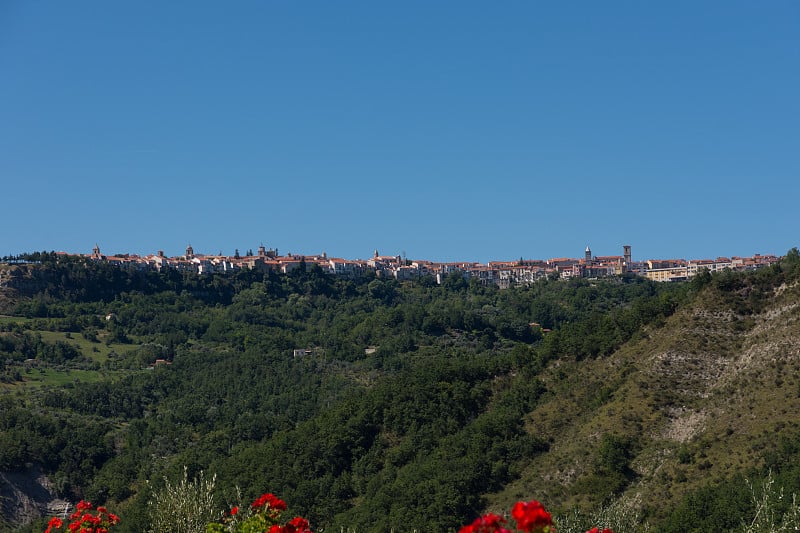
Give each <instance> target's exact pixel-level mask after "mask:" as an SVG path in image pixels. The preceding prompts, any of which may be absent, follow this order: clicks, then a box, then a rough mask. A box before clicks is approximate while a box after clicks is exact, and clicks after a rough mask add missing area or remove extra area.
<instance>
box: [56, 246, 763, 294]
mask: <svg viewBox="0 0 800 533" xmlns="http://www.w3.org/2000/svg"><path fill="white" fill-rule="evenodd" d="M622 252H623V253H622V255H614V256H594V255H592V251H591V249H590V248H589V247H588V246H587V247H586V250H585V251H584V255H583V257H581V258H569V257H558V258H552V259H547V260H539V259H520V260H517V261H490V262H489V263H486V264H483V263H476V262H446V263H440V262H433V261H424V260H408V259H405V258H403V257H401V256H386V255H380V254H379V253H378V251H377V250H375V252H374V254H373V255H372V257H370V258H369V259H366V260H363V259H342V258H338V257H328V255H327V254H326V253H325V252H322V253H321V254H319V255H293V254H291V253H288V254H286V255H280V254H279V253H278V250H277V249H271V248H270V249H267V248H266V247H265V246H264V245H261V246H259V247H258V250H257V252H256V253H253V252H252V251H248V252H247V253H246V254H244V255H240V254H239V251H238V250H236V252H235V253H234V255H232V256H226V255H222V254H218V255H204V254H197V253H195V251H194V249H193V248H192V246H191V245H189V246H187V248H186V251H185V254H184V255H182V256H177V257H167V256H166V255H165V254H164V252H163V251H159V252H157V253H156V254H153V255H146V256H139V255H131V254H124V255H103V254H102V253H101V251H100V247H99V246H97V245H95V247H94V249H93V250H92V253H91V254H79V255H80V256H81V257H84V258H86V259H88V260H91V261H104V262H107V263H109V264H113V265H118V266H121V267H128V268H136V269H142V270H147V269H153V270H157V271H161V270H164V269H176V270H179V271H189V272H194V273H197V274H201V275H203V274H212V273H230V272H235V271H237V270H242V269H251V270H261V271H268V270H273V271H276V272H282V273H288V272H291V271H292V270H294V269H296V268H301V266H303V265H304V266H305V267H310V266H311V265H317V266H318V267H319V268H321V269H322V270H323V271H325V272H328V273H330V274H332V275H335V276H340V277H344V278H351V279H353V278H356V277H358V276H360V275H362V274H364V273H365V272H367V271H373V272H375V273H376V275H377V276H379V277H384V278H394V279H397V280H411V279H414V278H417V277H420V276H426V275H431V276H434V277H435V278H436V279H437V281H438V282H441V281H442V279H443V278H444V277H445V276H447V275H449V274H451V273H453V272H459V273H461V274H462V275H463V276H464V277H465V278H468V279H469V278H474V279H477V280H478V281H479V282H480V283H481V284H484V285H492V284H494V285H497V286H499V287H500V288H506V287H510V286H513V285H522V284H529V283H533V282H535V281H537V280H539V279H542V278H546V277H550V278H552V279H569V278H602V277H609V276H619V275H622V274H628V273H629V274H634V275H638V276H643V277H646V278H648V279H651V280H653V281H659V282H671V281H685V280H688V279H690V278H692V277H693V276H695V275H697V274H698V273H699V272H701V271H702V270H703V269H705V270H707V271H709V272H717V271H721V270H755V269H758V268H761V267H764V266H769V265H771V264H773V263H775V262H777V261H778V260H779V257H777V256H775V255H761V254H755V255H753V256H752V257H736V256H734V257H730V258H728V257H718V258H716V259H692V260H685V259H658V260H656V259H650V260H647V261H634V260H633V259H632V255H631V246H629V245H624V246H623V249H622ZM57 253H58V254H63V255H70V254H67V253H66V252H57Z"/></svg>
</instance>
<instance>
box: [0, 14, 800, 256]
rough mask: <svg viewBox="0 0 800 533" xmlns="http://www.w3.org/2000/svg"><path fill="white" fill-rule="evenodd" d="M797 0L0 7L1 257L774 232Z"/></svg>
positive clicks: (503, 244)
mask: <svg viewBox="0 0 800 533" xmlns="http://www.w3.org/2000/svg"><path fill="white" fill-rule="evenodd" d="M799 199H800V2H798V1H796V0H787V1H764V2H754V1H752V0H748V1H736V0H725V1H722V0H720V1H697V0H691V1H680V0H678V1H670V2H642V1H640V0H635V1H608V2H605V1H604V2H598V1H594V0H592V1H573V2H544V1H541V2H539V1H527V0H526V1H508V2H486V1H481V2H473V1H466V0H459V1H435V2H431V1H428V0H425V1H403V2H381V1H375V0H369V1H363V2H351V1H346V0H342V1H335V2H331V1H312V0H310V1H266V0H259V1H245V0H237V1H235V2H219V1H215V2H210V1H198V0H191V1H169V2H164V1H161V0H159V1H143V0H137V1H135V2H134V1H129V2H116V1H115V2H109V1H107V0H102V1H100V0H98V1H74V2H65V1H61V0H49V1H39V0H4V1H2V2H0V223H1V224H0V256H1V255H7V254H16V253H20V252H25V251H35V250H63V251H69V252H75V253H88V252H90V251H91V249H92V247H93V246H94V245H95V243H97V244H99V246H100V248H101V250H102V251H103V253H106V254H111V253H125V252H128V253H139V254H149V253H154V252H156V251H157V250H159V249H160V250H164V251H165V252H166V253H167V254H168V255H179V254H182V253H183V251H184V249H185V247H186V245H187V244H191V245H192V246H193V247H194V250H195V252H196V253H207V254H215V253H218V252H220V251H222V252H223V253H226V254H233V252H234V249H236V248H238V249H239V250H240V251H242V253H244V251H246V250H247V249H250V248H252V249H256V248H257V247H258V246H259V244H261V243H263V244H264V245H265V246H267V247H268V248H278V250H279V252H281V253H286V252H291V253H295V254H314V253H321V252H322V251H326V252H327V253H328V255H329V256H338V257H345V258H367V257H369V256H371V255H372V252H373V250H374V249H378V250H379V252H380V253H381V254H385V255H395V254H401V253H405V254H406V256H407V257H408V258H409V259H431V260H441V261H445V260H471V261H481V262H485V261H488V260H513V259H518V258H520V257H524V258H540V259H546V258H549V257H557V256H570V257H580V256H582V255H583V250H584V248H585V247H586V245H590V246H591V248H592V251H593V252H594V253H595V254H596V255H621V254H622V245H623V244H630V245H631V246H632V247H633V257H634V259H635V260H645V259H650V258H686V259H690V258H706V257H710V258H713V257H716V256H722V255H724V256H731V255H752V254H753V253H762V254H766V253H775V254H783V253H785V252H786V251H787V250H788V249H790V248H791V247H793V246H797V245H798V244H800V242H799V241H800V238H799V237H800V236H799V235H798V227H799V226H800V224H798V220H800V209H798V200H799Z"/></svg>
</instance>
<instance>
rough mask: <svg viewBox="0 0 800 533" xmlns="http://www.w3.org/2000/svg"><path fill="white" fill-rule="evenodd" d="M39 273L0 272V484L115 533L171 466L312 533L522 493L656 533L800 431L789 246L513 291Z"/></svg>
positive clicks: (370, 527)
mask: <svg viewBox="0 0 800 533" xmlns="http://www.w3.org/2000/svg"><path fill="white" fill-rule="evenodd" d="M40 259H41V261H40V262H39V263H37V264H36V265H14V266H13V267H7V268H13V269H15V270H16V271H17V273H16V274H15V275H14V279H16V280H19V281H18V283H17V284H16V285H12V286H11V287H10V288H9V289H7V290H6V291H5V294H4V297H5V298H6V300H5V301H6V302H12V303H13V307H9V310H10V312H11V314H13V315H14V316H12V317H5V318H2V319H0V325H1V326H2V330H3V331H1V332H0V357H2V358H3V360H4V367H3V374H2V379H3V384H2V385H0V386H2V387H3V389H2V390H3V392H2V394H0V402H3V403H2V407H3V408H2V409H0V430H1V432H0V470H3V471H7V472H10V471H19V470H25V465H30V466H31V467H35V468H41V469H42V471H43V472H44V473H45V474H46V475H47V476H48V478H49V479H50V480H51V481H52V483H53V488H52V493H53V494H51V497H55V496H60V497H63V498H65V499H67V500H75V499H77V498H80V497H84V498H89V499H92V500H93V501H95V502H98V503H99V502H103V503H108V504H109V505H113V506H114V507H115V508H116V509H118V510H119V514H120V515H121V516H122V517H123V528H125V529H124V530H126V531H145V530H146V529H147V525H148V524H147V501H148V499H149V497H150V495H151V491H153V490H158V487H159V483H161V482H162V479H163V476H165V475H166V476H169V477H171V478H175V477H176V476H178V475H179V473H180V472H181V470H182V469H183V467H184V466H187V467H188V468H189V471H190V473H192V474H194V473H197V472H200V471H205V472H208V473H215V474H217V476H218V477H217V487H218V492H219V498H220V502H225V501H233V500H234V499H235V497H236V487H239V488H240V489H241V490H242V492H243V497H244V498H245V499H247V498H249V497H252V496H255V495H257V494H260V493H261V492H264V491H266V490H269V491H272V492H275V493H278V494H280V495H281V496H282V497H283V498H284V499H286V500H287V502H288V503H289V504H290V506H291V507H292V508H293V509H292V510H294V511H296V512H298V513H301V514H303V515H305V516H307V517H309V518H310V519H311V521H312V523H313V524H315V527H325V528H326V529H329V530H330V529H334V528H335V529H338V528H339V527H351V528H353V527H356V528H358V529H359V530H367V531H387V530H389V529H390V528H394V529H395V530H396V531H410V530H412V529H415V528H416V529H418V530H423V531H447V530H448V529H451V528H457V527H458V525H460V524H462V523H465V522H467V521H469V520H471V518H473V517H474V516H475V515H476V514H477V513H479V512H481V511H482V510H484V509H485V508H487V507H492V508H497V509H507V508H508V503H509V502H511V501H512V500H514V499H520V498H538V499H541V500H542V501H545V502H546V503H548V504H549V505H550V506H551V507H553V508H554V509H561V510H566V509H568V508H570V507H572V506H574V505H579V506H585V507H587V508H588V507H593V506H597V505H600V504H602V503H603V502H608V501H611V500H612V499H615V498H618V497H619V496H620V495H623V496H624V497H631V498H633V496H635V495H638V501H639V502H640V504H641V505H640V506H641V508H642V509H643V510H644V513H646V514H647V516H648V517H649V519H650V520H651V521H653V522H654V523H659V524H665V526H664V527H667V525H668V524H669V521H670V520H672V519H673V518H671V517H670V516H669V512H668V510H667V509H664V508H659V507H658V506H655V505H653V504H652V503H651V502H654V501H667V502H672V503H673V507H675V508H679V507H680V505H681V503H680V502H681V501H682V498H683V495H684V494H686V493H690V492H691V491H692V490H694V489H696V488H700V487H701V486H702V485H703V483H704V482H705V481H708V480H710V479H711V480H714V481H716V485H715V486H717V487H720V486H723V485H724V483H725V482H726V481H727V480H729V479H732V478H733V477H734V476H735V475H737V474H742V473H744V472H746V471H748V469H751V468H755V467H758V466H763V465H764V464H767V463H766V462H765V461H771V463H770V464H773V463H780V464H781V465H783V464H790V463H792V461H794V459H785V460H784V459H781V460H778V459H777V458H776V457H777V456H776V455H775V454H779V453H783V454H784V455H787V454H788V455H791V453H792V452H791V450H792V449H793V448H791V446H789V445H788V444H787V445H786V446H785V447H783V448H780V447H779V446H778V445H777V443H778V442H779V439H778V437H785V438H786V439H787V440H786V442H790V441H791V440H792V439H793V438H794V432H795V431H796V425H795V424H794V417H793V410H794V408H795V407H796V406H795V403H796V401H797V396H798V390H800V384H799V383H800V382H798V381H797V379H796V372H797V370H796V369H797V361H796V360H795V359H794V356H795V355H796V346H795V344H793V343H795V341H796V339H797V335H796V331H795V329H794V327H795V326H794V317H795V316H796V312H795V305H796V302H797V296H798V295H797V292H798V289H797V284H796V280H797V277H798V275H800V266H798V264H799V263H800V261H798V258H797V255H796V254H795V253H790V254H789V256H788V257H787V258H786V259H785V260H784V261H783V263H782V264H781V265H779V266H776V267H774V268H771V269H768V270H765V271H761V272H757V273H752V274H749V275H745V274H723V275H719V276H714V277H711V276H700V277H698V278H696V280H695V281H694V282H692V283H691V284H682V285H658V284H654V283H651V282H648V281H646V280H644V279H641V278H637V277H624V278H616V279H611V280H602V281H588V280H574V281H568V282H565V281H542V282H540V283H537V284H536V285H533V286H530V287H517V288H512V289H507V290H498V289H496V288H494V287H481V286H480V285H478V284H476V283H474V282H472V283H468V282H466V281H465V280H464V279H462V278H461V277H460V276H458V275H453V276H451V277H449V278H448V279H447V280H445V282H444V283H443V284H442V285H436V284H435V283H434V282H433V280H431V279H420V280H416V281H414V282H405V283H399V282H396V281H393V280H381V279H375V278H370V277H367V278H364V279H362V280H358V281H345V280H341V279H336V278H332V277H330V276H328V275H326V274H324V273H323V272H321V271H320V270H319V269H315V268H311V269H308V270H306V269H300V270H298V271H295V272H293V273H292V274H289V275H277V274H274V273H269V274H259V273H255V272H242V273H240V274H237V275H234V276H227V277H223V276H213V277H203V278H201V277H196V276H192V275H188V274H179V273H175V272H170V273H165V274H157V273H154V272H147V273H144V272H126V271H118V270H113V269H111V268H112V267H109V266H107V265H102V264H100V265H98V264H83V263H82V262H80V261H70V260H66V261H65V260H64V259H63V258H57V257H48V256H45V257H44V258H40ZM544 330H551V331H550V332H548V333H546V334H544V333H543V331H544ZM770 350H771V351H770ZM156 360H159V361H158V363H157V364H156ZM778 381H780V384H778ZM754 383H757V384H758V387H754ZM745 385H747V386H745ZM768 393H769V394H768ZM792 402H795V403H792ZM737 415H738V416H737ZM746 421H751V422H748V423H745V422H746ZM781 423H782V425H780V427H778V425H777V424H781ZM781 450H782V451H781ZM767 452H770V453H772V454H773V455H772V456H769V454H768V453H767ZM769 457H772V459H770V458H769ZM781 457H783V456H781ZM792 457H793V456H792ZM148 480H149V481H150V483H147V482H148ZM708 497H709V498H712V497H713V495H709V496H708ZM634 499H635V498H634ZM687 501H688V500H687ZM6 507H7V505H6ZM687 509H689V510H687V511H686V512H689V511H691V506H689V507H687ZM4 512H5V511H4ZM5 514H6V516H7V518H8V519H9V520H12V518H11V515H12V513H8V512H5ZM6 527H7V528H11V527H12V526H10V525H9V526H6ZM31 527H32V530H36V527H38V526H37V525H36V524H34V525H33V526H31Z"/></svg>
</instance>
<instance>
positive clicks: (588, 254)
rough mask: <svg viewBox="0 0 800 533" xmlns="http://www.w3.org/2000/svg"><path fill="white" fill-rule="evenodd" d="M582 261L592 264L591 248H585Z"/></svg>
mask: <svg viewBox="0 0 800 533" xmlns="http://www.w3.org/2000/svg"><path fill="white" fill-rule="evenodd" d="M583 259H584V261H586V262H587V263H591V262H592V250H591V248H589V246H588V245H587V246H586V251H585V252H584V254H583Z"/></svg>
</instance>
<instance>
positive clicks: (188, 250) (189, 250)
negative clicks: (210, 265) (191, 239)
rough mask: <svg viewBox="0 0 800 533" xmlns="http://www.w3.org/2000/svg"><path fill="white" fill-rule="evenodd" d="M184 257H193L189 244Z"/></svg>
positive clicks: (192, 249) (192, 250)
mask: <svg viewBox="0 0 800 533" xmlns="http://www.w3.org/2000/svg"><path fill="white" fill-rule="evenodd" d="M186 257H187V258H192V257H194V248H192V245H191V244H190V245H189V246H187V247H186Z"/></svg>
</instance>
